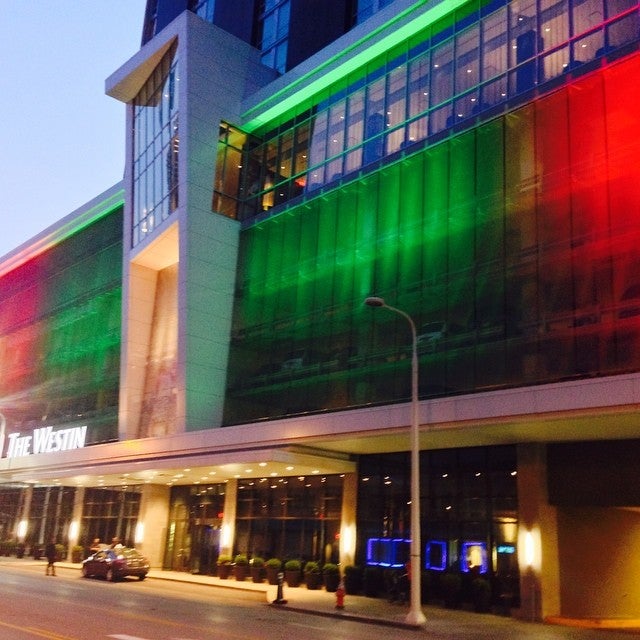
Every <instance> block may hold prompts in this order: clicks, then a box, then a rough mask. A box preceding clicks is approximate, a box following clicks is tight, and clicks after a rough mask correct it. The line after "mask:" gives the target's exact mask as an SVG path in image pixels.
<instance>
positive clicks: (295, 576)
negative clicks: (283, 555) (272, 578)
mask: <svg viewBox="0 0 640 640" xmlns="http://www.w3.org/2000/svg"><path fill="white" fill-rule="evenodd" d="M301 568H302V563H301V562H300V560H287V561H286V562H285V563H284V579H285V580H286V581H287V584H288V585H289V586H290V587H299V586H300V577H301V576H300V570H301Z"/></svg>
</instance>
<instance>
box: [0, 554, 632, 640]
mask: <svg viewBox="0 0 640 640" xmlns="http://www.w3.org/2000/svg"><path fill="white" fill-rule="evenodd" d="M3 564H22V565H23V566H29V565H31V566H42V567H43V569H44V567H45V565H46V560H33V559H32V558H24V559H22V560H19V559H17V558H15V557H0V566H1V565H3ZM56 566H58V567H64V568H68V569H76V570H78V571H79V570H80V565H79V564H75V563H71V562H58V563H56ZM148 577H149V578H153V579H156V580H169V581H173V582H186V583H192V584H201V585H209V586H212V587H217V588H221V589H236V590H242V591H251V592H254V593H257V594H263V597H264V599H265V601H266V602H267V603H269V604H270V605H271V606H273V607H277V608H279V609H282V610H291V611H300V612H304V613H308V614H313V615H318V616H325V617H331V618H338V619H339V618H342V619H349V620H357V621H360V622H366V623H370V624H377V625H384V626H388V627H396V628H407V629H416V627H415V626H412V625H409V624H407V623H406V622H405V618H406V615H407V612H408V606H407V605H400V604H392V603H390V602H388V600H387V599H386V598H384V597H379V598H371V597H366V596H353V595H347V596H345V599H344V608H343V609H337V608H336V594H335V593H328V592H326V591H325V590H324V589H317V590H312V589H307V588H306V586H305V585H302V586H300V587H289V586H287V585H286V584H285V585H284V586H283V592H282V600H285V601H286V603H275V602H274V601H275V600H276V599H277V597H278V593H277V587H276V586H273V585H269V584H267V583H266V582H263V583H259V584H255V583H253V582H251V581H250V580H246V581H244V582H238V581H237V580H235V579H234V578H228V579H226V580H222V579H220V578H217V577H214V576H207V575H197V574H192V573H188V572H180V571H164V570H161V569H152V570H151V571H150V572H149V575H148ZM423 611H424V613H425V616H426V618H427V621H428V627H430V628H431V629H432V630H433V629H434V628H442V629H446V628H451V627H452V625H453V628H458V629H468V630H470V631H471V632H472V630H473V629H476V630H477V631H479V629H480V628H481V627H484V626H486V627H487V628H490V627H494V626H496V627H497V628H499V629H501V630H502V631H505V632H506V634H507V635H506V636H504V637H513V635H512V634H513V632H515V629H516V628H517V627H519V626H520V625H532V624H533V626H537V625H540V626H541V627H548V626H549V625H548V624H543V623H539V622H527V621H523V620H518V619H516V618H514V617H509V616H498V615H495V614H478V613H473V612H470V611H464V610H459V609H456V610H452V609H445V608H444V607H439V606H431V605H424V606H423ZM546 622H547V623H549V624H551V625H557V626H560V627H574V628H580V629H612V630H625V631H627V632H632V633H634V634H635V633H638V634H640V620H599V619H592V620H571V619H566V618H560V617H554V618H553V619H550V620H547V621H546ZM508 628H510V631H508V630H507V629H508ZM567 633H570V631H569V629H567ZM479 636H480V634H479V633H478V637H479ZM470 637H473V635H471V636H470ZM482 637H485V636H482ZM567 637H569V636H567Z"/></svg>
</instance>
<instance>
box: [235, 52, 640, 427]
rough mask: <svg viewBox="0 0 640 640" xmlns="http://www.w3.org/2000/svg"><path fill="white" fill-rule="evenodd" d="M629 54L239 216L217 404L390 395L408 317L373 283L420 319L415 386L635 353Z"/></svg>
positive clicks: (403, 361)
mask: <svg viewBox="0 0 640 640" xmlns="http://www.w3.org/2000/svg"><path fill="white" fill-rule="evenodd" d="M638 65H639V62H638V56H635V55H632V56H628V57H626V58H623V59H619V60H617V61H616V64H612V65H605V66H603V67H601V68H599V69H597V70H595V71H593V72H592V73H589V74H584V75H581V76H580V77H576V78H574V81H573V82H572V83H571V85H565V86H561V87H558V88H556V90H555V91H553V92H550V93H548V94H547V95H544V96H540V97H538V98H537V99H536V100H534V101H529V102H527V103H526V104H525V105H524V106H522V107H519V108H517V109H512V110H510V111H509V112H508V113H506V114H503V115H500V116H496V117H494V118H492V119H490V120H487V121H486V122H482V123H480V124H478V125H476V126H475V127H473V128H472V129H465V130H462V131H461V132H459V133H457V134H455V135H449V136H446V137H445V138H444V139H442V140H440V141H439V142H438V143H437V144H431V145H430V146H428V147H425V148H422V149H419V150H416V152H415V153H412V154H410V155H406V156H405V157H403V158H402V161H401V162H396V163H393V164H388V165H384V166H382V167H380V168H379V169H378V170H376V171H370V172H368V173H367V174H366V175H364V176H361V177H360V179H359V180H353V181H348V182H344V183H340V184H339V186H337V185H336V186H335V188H326V189H324V190H323V192H322V196H321V197H307V198H305V199H304V200H303V201H302V202H301V203H300V204H299V205H297V206H296V205H294V204H290V206H289V207H288V209H287V212H286V215H280V216H265V217H264V218H263V219H261V220H259V221H255V222H254V224H252V225H251V226H247V228H246V229H245V230H244V231H243V233H242V235H241V245H242V246H241V255H242V258H241V261H240V264H239V267H238V287H239V294H238V296H237V306H236V308H235V310H234V321H233V334H232V336H233V337H232V346H231V356H230V370H229V387H228V391H227V398H226V400H227V402H226V405H225V410H226V414H225V420H226V421H227V422H228V423H235V422H247V421H252V420H257V419H263V418H275V417H279V416H283V415H291V414H295V413H306V412H313V411H327V410H339V409H342V408H345V407H353V406H362V405H365V404H369V403H378V402H380V403H384V402H399V401H406V400H407V399H408V398H409V397H410V375H409V374H410V362H411V358H410V357H409V354H410V344H409V336H408V333H407V327H406V323H403V320H402V318H396V317H395V315H394V314H384V313H375V312H373V311H372V310H370V309H368V308H366V307H364V305H363V303H362V300H363V297H364V296H365V295H367V294H368V293H370V292H376V293H377V294H378V295H381V296H382V297H385V298H386V299H388V300H389V303H390V304H393V305H394V306H397V307H398V308H400V309H403V310H405V311H406V312H407V313H410V314H411V315H412V317H413V318H414V319H415V322H416V324H417V326H418V327H419V334H418V335H419V361H420V368H421V371H422V372H424V375H421V376H420V389H419V393H420V395H421V396H422V397H433V396H443V395H452V394H459V393H472V392H474V391H478V390H486V389H495V388H506V387H509V386H515V385H526V384H534V383H543V382H557V381H559V380H563V379H568V378H576V377H583V376H584V377H593V376H606V375H614V374H616V373H623V372H625V371H632V370H634V369H635V368H637V367H638V361H639V358H640V322H639V320H640V279H639V278H638V265H640V243H638V242H637V239H638V237H639V235H640V227H639V225H638V224H637V220H636V218H634V216H631V217H630V216H629V212H630V211H637V210H640V192H639V191H638V188H637V184H638V180H639V179H640V178H639V175H638V165H637V163H634V162H631V161H630V158H633V157H635V156H636V155H638V153H640V113H639V112H638V110H637V109H636V108H635V104H636V103H637V101H638V99H640V95H639V93H640V86H637V85H634V84H633V83H631V84H630V83H629V81H628V79H629V78H630V77H635V76H636V75H637V73H638ZM340 104H342V103H341V102H337V103H336V105H335V107H336V114H337V113H341V111H340V109H339V105H340ZM330 113H332V111H331V109H329V110H326V111H324V114H325V115H326V119H325V124H328V121H329V118H330ZM319 115H320V114H319ZM318 119H319V118H318ZM338 119H339V118H337V117H336V120H335V121H336V122H337V121H338ZM325 131H326V127H325ZM366 144H367V143H365V148H366ZM325 166H329V165H326V164H325ZM605 177H606V179H604V178H605ZM334 184H335V183H334Z"/></svg>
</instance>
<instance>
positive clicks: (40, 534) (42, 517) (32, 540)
mask: <svg viewBox="0 0 640 640" xmlns="http://www.w3.org/2000/svg"><path fill="white" fill-rule="evenodd" d="M74 496H75V489H74V488H73V487H34V489H33V495H32V497H31V505H30V509H29V518H28V525H27V533H26V536H25V544H26V546H27V548H31V549H33V548H34V547H35V546H38V547H40V549H41V550H42V552H43V551H44V545H46V544H47V542H49V541H50V540H51V539H52V538H54V539H55V541H56V543H57V544H64V545H65V546H66V545H67V543H68V539H69V524H70V523H71V517H72V516H73V500H74Z"/></svg>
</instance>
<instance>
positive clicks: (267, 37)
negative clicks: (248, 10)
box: [258, 0, 291, 73]
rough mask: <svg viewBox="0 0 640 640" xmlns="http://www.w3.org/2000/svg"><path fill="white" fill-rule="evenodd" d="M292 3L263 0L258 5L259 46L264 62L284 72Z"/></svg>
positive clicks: (285, 0)
mask: <svg viewBox="0 0 640 640" xmlns="http://www.w3.org/2000/svg"><path fill="white" fill-rule="evenodd" d="M290 13H291V4H290V2H289V0H263V2H262V3H261V5H259V7H258V29H259V30H260V32H261V36H260V37H259V43H258V47H259V48H260V49H261V51H262V57H261V60H262V63H263V64H264V65H266V66H268V67H272V68H273V69H276V71H279V72H280V73H284V72H285V71H286V66H287V39H288V37H289V19H290Z"/></svg>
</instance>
